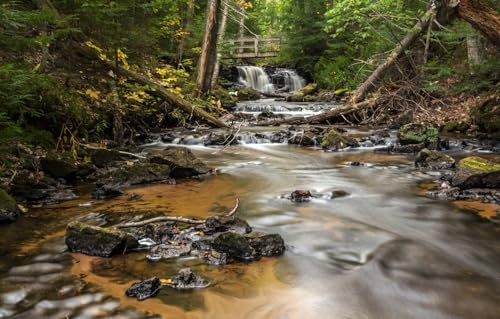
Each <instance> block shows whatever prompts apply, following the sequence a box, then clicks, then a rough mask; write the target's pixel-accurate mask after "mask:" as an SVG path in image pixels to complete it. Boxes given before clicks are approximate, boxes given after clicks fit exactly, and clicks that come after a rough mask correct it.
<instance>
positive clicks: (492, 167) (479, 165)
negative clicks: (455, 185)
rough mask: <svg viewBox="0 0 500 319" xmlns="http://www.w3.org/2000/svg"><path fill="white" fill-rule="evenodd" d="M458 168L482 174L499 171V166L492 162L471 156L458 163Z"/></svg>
mask: <svg viewBox="0 0 500 319" xmlns="http://www.w3.org/2000/svg"><path fill="white" fill-rule="evenodd" d="M458 167H459V168H460V169H469V170H474V171H478V172H484V173H487V172H493V171H499V170H500V164H495V163H493V162H490V161H488V160H487V159H484V158H481V157H477V156H471V157H466V158H464V159H462V160H461V161H460V162H459V163H458Z"/></svg>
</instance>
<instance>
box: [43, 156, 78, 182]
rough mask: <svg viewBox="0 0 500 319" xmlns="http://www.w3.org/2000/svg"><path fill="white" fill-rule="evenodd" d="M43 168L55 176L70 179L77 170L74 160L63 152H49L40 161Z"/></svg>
mask: <svg viewBox="0 0 500 319" xmlns="http://www.w3.org/2000/svg"><path fill="white" fill-rule="evenodd" d="M40 163H41V165H42V168H43V170H44V171H45V172H46V173H48V174H50V175H51V176H53V177H55V178H64V179H66V180H72V179H74V178H75V177H76V174H77V172H78V168H77V165H76V163H75V160H74V159H73V158H72V157H71V155H69V154H67V153H64V154H59V153H50V154H47V156H46V157H44V158H42V159H41V161H40Z"/></svg>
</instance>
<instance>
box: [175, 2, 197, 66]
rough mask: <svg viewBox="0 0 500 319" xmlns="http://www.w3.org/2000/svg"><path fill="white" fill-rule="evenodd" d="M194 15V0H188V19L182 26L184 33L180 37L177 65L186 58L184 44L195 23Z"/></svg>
mask: <svg viewBox="0 0 500 319" xmlns="http://www.w3.org/2000/svg"><path fill="white" fill-rule="evenodd" d="M193 16H194V0H189V1H188V7H187V13H186V20H185V22H184V27H183V28H182V35H181V38H180V39H179V46H178V47H177V67H179V65H180V64H181V63H182V59H183V58H184V46H185V45H186V37H187V36H189V35H190V34H191V25H192V24H193Z"/></svg>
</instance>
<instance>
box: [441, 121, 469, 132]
mask: <svg viewBox="0 0 500 319" xmlns="http://www.w3.org/2000/svg"><path fill="white" fill-rule="evenodd" d="M469 128H470V124H469V123H467V122H448V123H446V124H445V125H444V126H443V131H445V132H460V133H465V132H467V130H468V129H469Z"/></svg>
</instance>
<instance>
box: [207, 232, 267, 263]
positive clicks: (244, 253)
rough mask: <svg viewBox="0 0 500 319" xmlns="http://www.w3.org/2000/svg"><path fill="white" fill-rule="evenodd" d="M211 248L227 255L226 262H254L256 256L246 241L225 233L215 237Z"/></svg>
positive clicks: (243, 237)
mask: <svg viewBox="0 0 500 319" xmlns="http://www.w3.org/2000/svg"><path fill="white" fill-rule="evenodd" d="M212 245H213V248H214V249H215V250H216V251H217V252H219V253H224V254H226V255H227V259H228V262H232V261H243V262H250V261H254V260H256V258H258V255H257V253H256V251H255V250H254V249H253V247H252V246H251V245H250V242H249V241H248V239H247V238H246V237H245V236H243V235H240V234H237V233H232V232H227V233H222V234H219V235H218V236H217V237H215V239H214V242H213V244H212Z"/></svg>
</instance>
